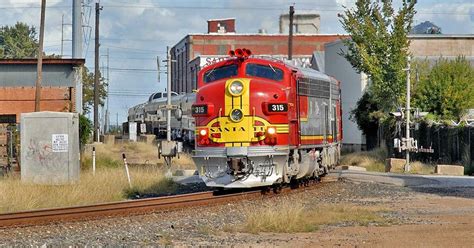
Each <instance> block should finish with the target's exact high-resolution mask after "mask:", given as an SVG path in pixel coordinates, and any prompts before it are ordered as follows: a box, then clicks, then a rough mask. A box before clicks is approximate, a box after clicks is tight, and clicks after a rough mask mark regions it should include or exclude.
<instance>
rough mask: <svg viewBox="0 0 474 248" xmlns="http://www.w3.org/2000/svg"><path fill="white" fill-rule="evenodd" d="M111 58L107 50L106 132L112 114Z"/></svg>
mask: <svg viewBox="0 0 474 248" xmlns="http://www.w3.org/2000/svg"><path fill="white" fill-rule="evenodd" d="M109 62H110V56H109V49H108V48H107V108H106V109H105V131H104V133H105V132H108V131H109V126H110V116H109V115H110V113H109V87H110V74H109V71H110V64H109Z"/></svg>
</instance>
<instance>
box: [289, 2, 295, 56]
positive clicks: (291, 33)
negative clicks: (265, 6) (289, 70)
mask: <svg viewBox="0 0 474 248" xmlns="http://www.w3.org/2000/svg"><path fill="white" fill-rule="evenodd" d="M294 14H295V6H293V5H291V6H290V27H289V32H290V34H289V35H288V60H292V59H293V15H294Z"/></svg>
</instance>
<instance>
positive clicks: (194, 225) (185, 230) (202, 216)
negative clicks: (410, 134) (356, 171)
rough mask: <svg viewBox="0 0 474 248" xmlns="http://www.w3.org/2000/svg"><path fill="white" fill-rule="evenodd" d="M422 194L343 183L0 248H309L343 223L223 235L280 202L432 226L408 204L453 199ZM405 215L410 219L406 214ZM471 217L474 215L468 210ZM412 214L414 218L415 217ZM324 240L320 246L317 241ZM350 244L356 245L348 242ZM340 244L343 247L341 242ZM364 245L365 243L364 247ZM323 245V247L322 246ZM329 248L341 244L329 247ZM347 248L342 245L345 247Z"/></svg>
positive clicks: (43, 233) (68, 228)
mask: <svg viewBox="0 0 474 248" xmlns="http://www.w3.org/2000/svg"><path fill="white" fill-rule="evenodd" d="M423 190H424V191H428V192H419V190H418V189H410V188H406V187H397V186H390V185H384V184H374V183H353V182H348V181H344V180H342V181H341V180H340V181H336V182H331V183H326V184H323V185H322V186H321V187H319V188H316V189H311V190H307V191H304V192H299V193H295V194H291V195H288V196H278V197H273V198H265V199H261V200H254V201H243V202H238V203H231V204H226V205H217V206H211V207H196V208H191V209H183V210H180V211H173V212H167V213H154V214H146V215H139V216H129V217H113V218H107V219H101V220H91V221H84V222H71V223H60V224H51V225H47V226H37V227H23V228H10V229H0V244H1V245H0V247H6V246H25V245H29V246H43V245H47V246H50V245H52V246H111V247H116V246H127V247H128V246H169V245H171V246H239V247H240V246H244V247H245V246H253V247H255V246H263V247H265V246H267V247H272V246H286V247H288V246H298V247H299V246H307V247H311V246H313V244H315V243H314V242H319V241H321V242H323V241H324V240H323V239H324V237H325V236H324V235H330V234H328V233H331V232H334V230H339V229H340V228H343V226H346V225H347V223H339V224H335V225H331V226H326V227H324V228H323V230H320V231H319V232H320V233H321V236H319V233H318V235H312V234H300V235H292V234H247V233H235V232H229V231H225V229H228V227H232V226H236V225H240V224H242V223H243V221H244V215H243V213H242V210H243V209H246V208H249V207H252V206H256V205H257V206H258V205H264V206H266V205H269V204H272V203H274V201H277V200H281V199H284V200H288V201H296V200H300V201H301V200H303V201H304V202H305V204H321V203H323V204H353V205H358V206H372V205H374V206H375V205H383V206H385V207H387V208H389V209H390V210H391V211H388V212H386V213H385V215H386V217H387V218H391V219H395V220H396V223H397V224H399V225H429V224H432V223H433V220H430V219H429V218H420V215H426V214H429V213H430V209H423V208H420V209H416V210H410V209H408V210H407V207H406V203H407V202H410V201H412V200H414V199H419V198H420V197H430V196H432V195H433V194H434V196H436V197H438V194H439V195H441V196H442V195H446V194H448V195H450V193H449V192H446V191H449V190H445V189H443V190H439V189H423ZM453 190H454V191H455V192H454V193H453V192H451V193H453V194H456V195H457V196H461V197H465V198H471V199H472V196H473V190H472V188H469V189H468V188H461V189H459V188H457V189H453ZM407 211H408V212H409V213H407ZM466 211H468V213H469V214H472V211H471V210H466ZM413 213H414V214H413ZM318 237H321V238H320V239H321V240H319V241H318V240H317V239H318ZM346 239H347V241H345V242H346V243H344V242H342V244H346V245H347V244H353V242H355V243H358V241H360V240H356V241H357V242H356V241H354V240H351V239H354V237H352V236H350V237H344V240H346ZM338 242H339V241H338ZM360 242H361V244H364V243H365V241H363V242H364V243H362V241H360ZM318 244H320V245H321V244H323V246H324V244H325V243H324V242H323V243H318ZM327 244H329V245H330V246H333V245H338V244H339V243H327ZM343 246H344V245H343Z"/></svg>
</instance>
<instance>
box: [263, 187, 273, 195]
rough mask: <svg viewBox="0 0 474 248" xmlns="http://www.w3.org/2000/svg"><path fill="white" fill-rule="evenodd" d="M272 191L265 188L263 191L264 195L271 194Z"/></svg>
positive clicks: (269, 188)
mask: <svg viewBox="0 0 474 248" xmlns="http://www.w3.org/2000/svg"><path fill="white" fill-rule="evenodd" d="M271 190H272V188H271V187H264V188H263V189H262V194H263V195H267V194H269V193H270V191H271Z"/></svg>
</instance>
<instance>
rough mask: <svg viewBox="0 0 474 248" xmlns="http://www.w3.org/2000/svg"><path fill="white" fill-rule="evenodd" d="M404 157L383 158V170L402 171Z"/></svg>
mask: <svg viewBox="0 0 474 248" xmlns="http://www.w3.org/2000/svg"><path fill="white" fill-rule="evenodd" d="M405 162H406V160H405V159H401V158H387V159H385V172H402V171H404V168H405Z"/></svg>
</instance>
